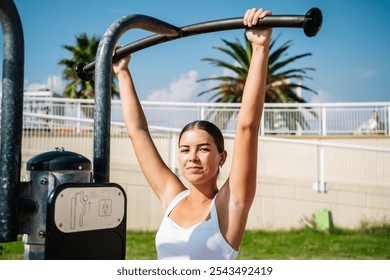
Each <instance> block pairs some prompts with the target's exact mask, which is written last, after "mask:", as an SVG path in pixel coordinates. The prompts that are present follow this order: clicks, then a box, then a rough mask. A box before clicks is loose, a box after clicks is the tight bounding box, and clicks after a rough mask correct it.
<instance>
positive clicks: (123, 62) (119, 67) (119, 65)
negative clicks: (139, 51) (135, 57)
mask: <svg viewBox="0 0 390 280" xmlns="http://www.w3.org/2000/svg"><path fill="white" fill-rule="evenodd" d="M118 48H120V46H116V47H115V49H114V53H113V56H114V55H115V54H116V50H117V49H118ZM130 59H131V55H128V56H126V57H124V58H121V59H120V60H119V61H118V62H115V63H113V64H112V68H113V70H114V72H115V74H116V75H117V76H118V74H119V73H120V72H121V71H128V67H129V63H130Z"/></svg>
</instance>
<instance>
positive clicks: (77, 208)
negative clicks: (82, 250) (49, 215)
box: [54, 187, 126, 232]
mask: <svg viewBox="0 0 390 280" xmlns="http://www.w3.org/2000/svg"><path fill="white" fill-rule="evenodd" d="M125 211H126V209H125V196H124V194H123V192H122V190H120V189H118V188H116V187H75V188H73V187H69V188H66V189H64V190H62V191H61V192H60V193H59V194H58V196H57V198H56V201H55V205H54V222H55V224H56V226H57V228H58V229H59V230H60V231H62V232H80V231H88V230H98V229H108V228H115V227H117V226H118V225H119V224H120V223H121V222H122V220H123V218H124V213H125Z"/></svg>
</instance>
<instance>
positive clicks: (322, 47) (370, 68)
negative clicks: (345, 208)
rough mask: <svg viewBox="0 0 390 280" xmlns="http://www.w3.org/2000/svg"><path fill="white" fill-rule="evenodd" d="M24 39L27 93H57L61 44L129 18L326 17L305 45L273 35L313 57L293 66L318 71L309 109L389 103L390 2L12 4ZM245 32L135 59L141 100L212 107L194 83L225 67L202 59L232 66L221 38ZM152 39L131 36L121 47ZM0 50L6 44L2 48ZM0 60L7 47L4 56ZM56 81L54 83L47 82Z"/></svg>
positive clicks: (197, 39) (290, 32)
mask: <svg viewBox="0 0 390 280" xmlns="http://www.w3.org/2000/svg"><path fill="white" fill-rule="evenodd" d="M15 4H16V6H17V8H18V11H19V13H20V17H21V20H22V24H23V29H24V37H25V89H37V88H42V87H51V86H53V87H54V89H55V90H56V91H60V90H61V89H62V88H63V86H64V83H63V81H62V79H61V71H62V67H61V66H59V65H58V61H59V60H60V59H63V58H70V53H69V52H68V51H66V50H65V49H64V48H63V47H62V46H63V45H73V44H74V43H75V40H74V36H76V35H80V34H81V33H82V32H86V33H87V34H88V35H90V36H92V35H94V34H95V35H97V36H101V35H102V34H103V33H104V32H105V31H106V30H107V28H108V27H109V26H110V24H111V23H113V22H114V21H115V20H117V19H119V18H120V17H122V16H124V15H128V14H145V15H150V16H153V17H156V18H159V19H161V20H164V21H167V22H169V23H171V24H173V25H176V26H184V25H188V24H193V23H198V22H204V21H209V20H215V19H223V18H232V17H240V16H243V14H244V12H245V10H246V9H247V8H252V7H264V8H267V9H271V10H272V12H273V14H274V15H285V14H302V15H303V14H305V13H306V12H307V11H308V10H309V9H310V8H312V7H318V8H320V9H321V10H322V12H323V16H324V22H323V26H322V29H321V32H320V33H319V34H318V35H317V36H316V37H313V38H308V37H306V36H305V35H304V34H303V31H302V30H301V29H282V28H278V29H274V32H273V35H274V36H277V35H278V34H280V33H282V34H281V37H280V38H279V40H278V42H279V43H284V42H285V41H287V40H293V46H292V47H291V48H290V50H289V53H288V54H289V55H297V54H301V53H305V52H311V53H312V54H313V55H312V56H309V57H306V58H303V59H301V60H299V61H297V62H296V63H294V64H292V65H291V67H294V68H299V67H314V68H316V71H315V72H310V73H309V75H310V76H311V77H312V78H313V80H311V81H310V80H307V81H305V82H304V84H305V85H307V86H309V87H311V88H312V89H314V90H316V91H318V95H317V96H314V95H313V94H311V93H305V92H304V93H303V97H304V98H305V99H306V100H307V101H308V102H381V101H386V102H388V101H390V92H389V87H388V85H387V82H388V81H387V79H388V77H389V74H388V65H389V61H390V54H389V46H390V36H389V35H390V24H389V23H390V1H388V0H375V1H372V0H371V1H370V0H353V1H352V0H322V1H320V0H313V1H309V0H306V1H304V0H288V1H287V0H284V1H282V0H264V1H252V0H240V1H231V0H224V1H223V0H213V1H210V0H208V1H205V0H196V1H194V0H187V1H183V0H181V1H178V0H167V1H158V0H143V1H132V0H114V1H107V0H106V1H103V0H93V1H89V0H88V1H87V0H58V1H53V0H28V1H27V0H15ZM243 34H244V32H243V30H235V31H224V32H217V33H211V34H203V35H199V36H194V37H188V38H184V39H180V40H176V41H174V42H169V43H165V44H161V45H157V46H154V47H151V48H148V49H145V50H142V51H140V52H137V53H135V54H134V55H133V57H132V62H131V69H132V73H133V77H134V80H135V83H136V87H137V91H138V94H139V96H140V99H141V100H164V101H199V102H200V101H207V99H208V97H205V98H199V97H197V93H198V92H200V91H201V90H204V89H205V88H209V86H210V85H208V84H207V83H196V80H197V79H200V78H205V77H210V76H212V75H221V74H222V73H223V72H222V71H223V70H222V69H220V68H215V67H212V66H211V65H210V64H208V63H207V62H204V61H201V59H202V58H205V57H214V58H220V59H223V60H227V61H229V57H227V56H226V55H224V54H223V53H221V52H220V51H217V50H215V49H213V48H212V47H213V46H217V45H218V46H222V45H223V43H222V41H221V39H227V40H234V39H235V38H239V39H240V40H242V39H243ZM148 35H150V33H148V32H145V31H137V30H131V31H129V32H127V33H126V34H125V35H124V36H122V38H121V40H120V41H119V42H118V43H119V44H128V43H131V42H133V41H135V40H138V39H140V38H143V37H145V36H148ZM1 44H2V43H1ZM0 53H1V55H2V47H1V50H0ZM50 81H51V82H50Z"/></svg>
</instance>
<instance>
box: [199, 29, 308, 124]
mask: <svg viewBox="0 0 390 280" xmlns="http://www.w3.org/2000/svg"><path fill="white" fill-rule="evenodd" d="M278 38H279V36H278V37H276V39H272V40H271V43H270V55H269V59H268V75H267V89H266V95H265V102H267V103H295V102H299V103H305V102H306V101H305V100H304V99H303V98H301V97H299V96H298V95H297V94H296V91H297V89H303V90H307V91H310V92H312V93H314V94H316V92H315V91H314V90H312V89H310V88H308V87H306V86H304V85H302V84H301V83H295V82H292V81H295V80H298V81H303V80H305V79H311V78H310V77H309V76H307V75H306V73H307V72H308V71H315V69H314V68H300V69H296V68H293V69H286V67H287V66H289V65H290V63H292V62H294V61H296V60H298V59H301V58H304V57H306V56H310V55H312V54H311V53H304V54H300V55H296V56H292V57H288V56H287V55H286V51H287V50H288V49H289V48H290V47H291V45H292V41H291V40H289V41H287V42H285V43H284V44H282V45H281V46H279V47H278V48H277V47H276V42H277V39H278ZM222 41H223V42H224V43H225V45H226V46H227V48H226V47H219V46H216V47H213V48H215V49H217V50H220V51H222V52H224V53H225V54H227V55H229V56H230V57H232V58H233V60H234V62H233V63H228V62H225V61H222V60H219V59H214V58H204V59H202V60H203V61H209V62H210V63H211V64H213V65H215V66H217V67H223V68H226V69H229V70H230V71H232V72H233V73H234V75H233V76H219V77H209V78H204V79H200V80H198V82H204V81H218V82H220V83H219V84H218V85H217V86H215V87H213V88H211V89H208V90H205V91H202V92H200V93H199V94H198V95H199V96H200V95H204V94H206V93H212V92H214V94H213V95H212V96H211V97H210V101H213V102H241V100H242V94H243V90H244V85H245V81H246V77H247V75H248V70H249V64H250V60H251V57H252V45H251V43H250V42H249V41H248V40H247V39H246V36H245V45H244V46H243V45H242V44H241V42H240V41H239V40H238V39H236V41H234V42H230V41H227V40H224V39H223V40H222ZM275 48H276V49H275ZM274 49H275V50H274ZM287 109H288V108H287ZM233 115H234V114H233V113H232V114H231V115H230V116H228V117H232V116H233ZM278 116H281V117H282V118H283V119H284V120H285V121H286V123H287V125H288V128H289V129H290V130H293V131H295V130H296V129H297V122H298V123H299V125H301V126H302V127H307V126H308V124H307V123H306V121H305V118H304V116H303V114H302V113H298V114H297V113H294V114H292V115H291V113H289V112H288V111H284V112H283V111H280V112H276V114H269V115H268V116H267V115H265V122H266V123H268V124H270V126H271V127H269V128H270V129H274V124H275V122H276V118H277V117H278ZM208 117H209V118H216V122H217V123H218V125H220V126H221V127H222V128H224V127H226V123H221V121H220V119H222V118H221V117H220V116H219V115H218V114H214V116H211V115H209V116H208ZM224 119H225V121H224V122H227V121H229V120H226V117H225V118H224ZM291 119H292V121H291Z"/></svg>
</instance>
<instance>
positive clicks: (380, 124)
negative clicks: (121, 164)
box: [24, 96, 390, 136]
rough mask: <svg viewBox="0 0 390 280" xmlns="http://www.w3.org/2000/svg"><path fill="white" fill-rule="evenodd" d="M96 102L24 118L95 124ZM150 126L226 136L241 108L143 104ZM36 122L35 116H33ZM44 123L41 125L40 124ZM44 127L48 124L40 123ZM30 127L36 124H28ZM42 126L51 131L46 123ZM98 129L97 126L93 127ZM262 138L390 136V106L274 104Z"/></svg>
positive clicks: (42, 101)
mask: <svg viewBox="0 0 390 280" xmlns="http://www.w3.org/2000/svg"><path fill="white" fill-rule="evenodd" d="M93 103H94V101H93V100H84V99H82V100H80V99H69V98H52V97H28V96H26V97H25V98H24V112H25V116H26V117H27V113H34V114H37V113H38V114H46V115H48V116H49V115H51V116H54V115H55V116H61V118H60V119H54V118H53V117H48V118H46V121H45V122H46V125H47V126H50V124H49V121H52V122H54V123H55V125H57V124H61V125H66V123H67V121H69V120H72V121H73V120H74V118H77V119H80V122H84V121H85V119H92V118H93V108H94V104H93ZM141 103H142V106H143V108H144V111H145V114H146V117H147V119H148V122H149V124H150V125H152V126H160V127H166V128H176V129H180V128H182V127H183V126H184V125H185V124H187V123H188V122H190V121H192V120H195V119H206V120H210V121H212V122H214V123H215V124H217V125H218V126H219V127H220V128H221V129H222V130H223V132H225V133H234V130H235V125H236V119H237V114H238V112H239V108H240V104H239V103H182V102H180V103H179V102H152V101H143V102H141ZM374 112H375V113H376V114H377V116H378V120H377V121H376V126H373V127H370V126H369V123H368V121H369V120H370V118H371V117H372V115H373V113H374ZM28 117H29V118H32V116H31V115H29V116H28ZM111 118H112V121H114V122H122V121H123V119H122V114H121V108H120V100H113V101H112V106H111ZM36 120H38V119H36ZM39 121H41V122H42V119H39ZM25 122H26V125H27V123H31V122H34V119H29V120H28V121H27V119H26V118H25ZM42 125H45V124H44V123H42ZM90 126H92V123H91V124H90ZM260 134H261V135H286V134H287V135H322V136H325V135H360V134H381V135H389V134H390V102H380V103H379V102H375V103H323V104H322V103H316V104H314V103H299V104H298V103H294V104H291V103H287V104H274V103H268V104H265V106H264V115H263V118H262V123H261V129H260Z"/></svg>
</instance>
